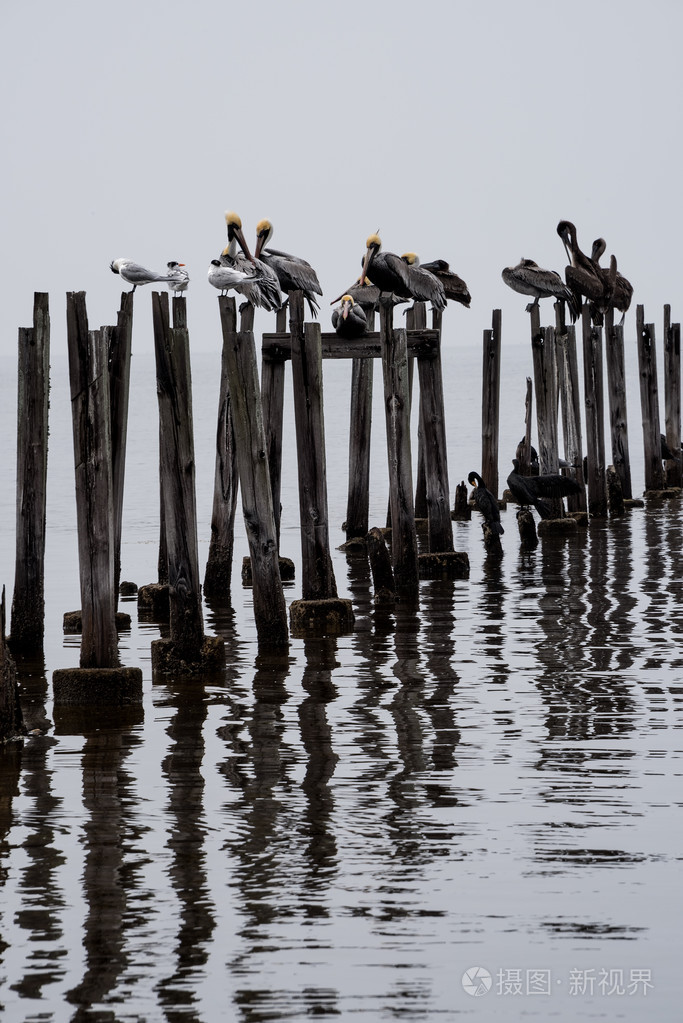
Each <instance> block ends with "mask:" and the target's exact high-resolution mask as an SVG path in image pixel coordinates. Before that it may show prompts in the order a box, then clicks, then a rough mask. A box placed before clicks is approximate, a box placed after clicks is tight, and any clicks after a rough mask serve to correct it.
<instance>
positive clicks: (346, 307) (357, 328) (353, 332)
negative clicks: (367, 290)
mask: <svg viewBox="0 0 683 1023" xmlns="http://www.w3.org/2000/svg"><path fill="white" fill-rule="evenodd" d="M332 326H333V327H334V329H335V330H336V332H337V333H338V334H339V336H340V337H345V338H355V337H362V336H363V334H364V333H365V331H366V330H367V326H368V321H367V318H366V316H365V310H364V309H363V307H362V306H360V305H356V303H355V302H354V301H353V298H352V296H351V295H342V300H341V306H340V307H339V309H333V310H332Z"/></svg>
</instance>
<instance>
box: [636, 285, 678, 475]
mask: <svg viewBox="0 0 683 1023" xmlns="http://www.w3.org/2000/svg"><path fill="white" fill-rule="evenodd" d="M644 320H645V314H644V308H643V306H642V305H639V306H637V307H636V339H637V344H638V370H639V372H640V407H641V413H642V421H643V449H644V461H645V489H646V490H661V489H662V487H663V486H664V473H663V471H662V439H661V430H660V426H659V395H658V391H657V350H656V347H655V327H654V323H645V322H644ZM679 443H680V442H679Z"/></svg>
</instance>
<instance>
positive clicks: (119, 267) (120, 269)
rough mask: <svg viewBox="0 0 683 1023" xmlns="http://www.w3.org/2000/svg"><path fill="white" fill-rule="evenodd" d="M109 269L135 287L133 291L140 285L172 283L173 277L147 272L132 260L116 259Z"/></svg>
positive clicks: (151, 271)
mask: <svg viewBox="0 0 683 1023" xmlns="http://www.w3.org/2000/svg"><path fill="white" fill-rule="evenodd" d="M109 269H110V270H111V271H112V272H113V273H115V274H119V275H120V276H121V277H123V279H124V281H126V282H127V283H128V284H132V285H133V291H135V289H136V288H137V286H138V284H152V283H153V282H154V281H171V280H173V278H172V277H169V276H168V275H167V274H157V273H154V271H153V270H147V269H146V268H145V267H144V266H140V264H139V263H134V262H133V260H132V259H124V258H121V259H115V260H113V261H112V262H111V263H110V264H109Z"/></svg>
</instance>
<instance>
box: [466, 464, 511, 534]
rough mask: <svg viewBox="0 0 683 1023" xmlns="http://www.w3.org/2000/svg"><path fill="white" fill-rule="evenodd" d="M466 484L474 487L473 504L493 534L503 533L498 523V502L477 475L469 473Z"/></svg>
mask: <svg viewBox="0 0 683 1023" xmlns="http://www.w3.org/2000/svg"><path fill="white" fill-rule="evenodd" d="M467 482H468V483H469V484H470V486H472V487H474V504H475V506H476V508H477V509H478V510H479V511H480V512H481V514H482V515H483V516H484V522H486V523H487V525H488V526H489V527H490V528H491V529H492V530H493V532H494V533H499V534H502V533H504V532H505V530H504V529H503V527H502V525H501V522H500V510H499V508H498V501H497V500H496V498H495V497H494V496H493V494H492V493H491V491H490V490H489V489H488V487H487V486H486V484H485V483H484V481H483V479H482V478H481V476H480V475H479V473H478V472H471V473H470V474H469V476H468V477H467Z"/></svg>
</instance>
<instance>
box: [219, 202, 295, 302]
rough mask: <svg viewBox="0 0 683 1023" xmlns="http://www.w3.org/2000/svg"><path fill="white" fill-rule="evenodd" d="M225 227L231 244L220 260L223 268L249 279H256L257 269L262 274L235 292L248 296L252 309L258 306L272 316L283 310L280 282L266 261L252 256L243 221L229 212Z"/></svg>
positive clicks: (226, 216) (224, 250) (222, 253)
mask: <svg viewBox="0 0 683 1023" xmlns="http://www.w3.org/2000/svg"><path fill="white" fill-rule="evenodd" d="M225 223H226V225H227V228H228V244H227V246H226V247H225V248H224V249H223V251H222V252H221V255H220V258H219V262H220V264H221V266H229V267H232V268H233V269H235V270H240V271H241V272H242V273H244V274H247V276H248V277H252V276H253V269H252V267H256V269H257V270H258V277H257V278H256V279H254V280H252V281H247V282H245V284H243V285H242V286H241V287H238V288H236V289H235V290H236V291H239V292H240V294H242V295H244V297H245V298H246V299H247V301H248V302H250V303H251V305H253V306H258V307H259V308H260V309H267V310H269V311H270V312H273V311H274V310H276V309H280V308H281V306H282V298H281V297H280V282H279V281H278V279H277V277H276V275H275V274H274V272H273V271H272V270H271V269H270V267H269V266H266V264H265V263H264V262H263V260H261V259H256V257H255V256H252V254H251V253H250V251H249V246H248V245H247V242H246V239H245V237H244V234H243V233H242V221H241V220H240V218H239V217H238V215H237V214H236V213H233V211H232V210H228V211H227V212H226V214H225ZM238 242H239V245H240V247H241V249H242V252H241V253H240V252H238V251H237V244H238Z"/></svg>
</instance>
